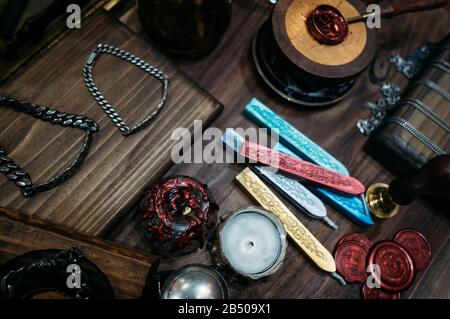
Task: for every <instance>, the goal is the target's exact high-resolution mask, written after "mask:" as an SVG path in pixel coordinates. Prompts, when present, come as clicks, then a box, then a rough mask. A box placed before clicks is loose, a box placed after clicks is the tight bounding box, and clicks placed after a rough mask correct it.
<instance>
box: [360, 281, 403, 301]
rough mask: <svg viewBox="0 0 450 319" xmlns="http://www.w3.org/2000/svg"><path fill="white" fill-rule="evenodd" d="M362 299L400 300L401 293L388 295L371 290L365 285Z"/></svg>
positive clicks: (380, 291) (381, 291)
mask: <svg viewBox="0 0 450 319" xmlns="http://www.w3.org/2000/svg"><path fill="white" fill-rule="evenodd" d="M361 297H362V298H363V299H400V293H399V292H398V293H387V292H384V291H383V290H381V289H378V288H369V287H368V286H367V283H365V284H363V285H362V288H361Z"/></svg>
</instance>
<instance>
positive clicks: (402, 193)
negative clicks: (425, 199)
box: [389, 155, 450, 205]
mask: <svg viewBox="0 0 450 319" xmlns="http://www.w3.org/2000/svg"><path fill="white" fill-rule="evenodd" d="M443 193H450V155H441V156H437V157H435V158H433V159H431V160H429V161H428V162H427V163H426V164H425V165H424V166H423V167H422V168H421V169H420V170H419V172H418V173H417V174H416V175H415V176H413V177H411V178H405V179H396V180H394V181H392V182H391V184H390V185H389V195H390V196H391V198H392V200H393V201H394V202H396V203H397V204H400V205H409V204H411V203H412V202H413V201H414V199H415V198H416V197H418V196H423V195H433V194H443Z"/></svg>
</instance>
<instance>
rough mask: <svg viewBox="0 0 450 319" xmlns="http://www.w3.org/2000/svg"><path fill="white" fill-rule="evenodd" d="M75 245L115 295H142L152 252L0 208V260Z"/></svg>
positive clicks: (123, 296)
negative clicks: (128, 246)
mask: <svg viewBox="0 0 450 319" xmlns="http://www.w3.org/2000/svg"><path fill="white" fill-rule="evenodd" d="M74 245H77V247H78V248H79V249H80V251H81V252H82V253H83V255H84V256H85V257H87V258H88V259H89V260H91V261H93V262H94V263H95V264H96V265H97V266H98V267H99V268H100V269H101V270H102V272H103V273H104V274H105V275H106V276H107V277H108V279H109V280H110V282H111V286H112V287H113V289H114V293H115V296H116V297H117V298H139V297H140V296H141V294H142V289H143V288H144V284H145V280H146V278H147V273H148V271H149V269H150V266H151V264H152V263H153V262H154V261H155V258H154V257H153V256H150V255H148V254H145V253H142V252H139V251H136V250H132V249H131V250H130V249H124V248H123V247H121V246H118V245H116V244H113V243H111V242H108V241H106V240H102V239H98V238H94V237H89V236H81V235H77V234H76V233H74V232H73V231H72V230H70V229H68V228H65V227H61V226H56V225H54V224H49V223H47V222H45V221H43V220H41V219H38V218H34V217H27V216H25V215H22V214H20V213H18V212H16V211H12V210H8V209H3V208H0V264H3V263H5V262H7V261H9V260H10V259H12V258H14V257H17V256H20V255H22V254H25V253H27V252H31V251H34V250H42V249H63V250H66V249H70V248H71V247H73V246H74Z"/></svg>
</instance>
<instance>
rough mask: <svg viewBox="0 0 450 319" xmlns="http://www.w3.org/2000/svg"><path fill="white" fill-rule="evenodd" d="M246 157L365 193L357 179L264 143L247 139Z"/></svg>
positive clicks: (307, 179) (336, 187)
mask: <svg viewBox="0 0 450 319" xmlns="http://www.w3.org/2000/svg"><path fill="white" fill-rule="evenodd" d="M240 154H241V155H242V156H245V157H246V158H249V159H252V160H256V161H257V162H258V163H261V164H264V165H269V166H271V167H273V168H276V169H278V170H280V171H281V172H283V173H285V174H286V173H287V174H289V175H292V176H295V177H297V178H300V179H301V180H305V182H313V183H317V184H320V185H322V186H325V187H329V188H332V189H334V190H337V191H340V192H343V193H347V194H352V195H359V194H362V193H364V191H365V187H364V185H363V184H362V183H361V182H360V181H358V180H357V179H355V178H353V177H350V176H346V175H343V174H340V173H338V172H335V171H332V170H329V169H327V168H324V167H321V166H318V165H315V164H312V163H310V162H307V161H304V160H300V159H298V158H296V157H292V156H290V155H287V154H284V153H280V152H278V151H275V150H273V149H270V148H267V147H265V146H263V145H259V144H256V143H252V142H250V141H245V142H244V144H243V145H242V149H241V153H240Z"/></svg>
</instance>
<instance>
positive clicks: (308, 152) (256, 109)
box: [244, 98, 350, 176]
mask: <svg viewBox="0 0 450 319" xmlns="http://www.w3.org/2000/svg"><path fill="white" fill-rule="evenodd" d="M244 114H245V115H246V116H247V117H249V118H250V119H252V120H253V121H255V122H256V123H257V124H258V125H260V126H262V127H266V128H268V129H270V130H274V129H275V130H277V132H278V134H279V137H280V142H281V143H282V144H283V145H284V146H287V147H288V148H289V149H291V150H292V151H293V152H294V153H296V154H297V155H299V156H301V157H302V158H303V159H305V160H307V161H309V162H312V163H314V164H317V165H319V166H322V167H324V168H328V169H330V170H333V171H336V172H339V173H341V174H344V175H347V176H349V175H350V174H349V172H348V170H347V168H346V167H345V166H344V164H342V163H341V162H339V161H338V160H337V159H336V158H334V157H333V156H332V155H331V154H330V153H328V152H327V151H325V150H324V149H323V148H322V147H320V146H319V145H317V144H316V143H315V142H313V141H312V140H311V139H310V138H308V137H307V136H306V135H304V134H303V133H301V132H300V131H299V130H297V129H296V128H295V127H294V126H292V125H291V124H289V123H288V122H286V121H285V120H284V119H283V118H282V117H280V116H279V115H278V114H276V113H275V112H273V111H272V110H271V109H270V108H268V107H267V106H265V105H264V104H263V103H261V102H260V101H258V100H257V99H255V98H253V99H252V101H251V102H250V103H248V105H247V106H246V107H245V109H244Z"/></svg>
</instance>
